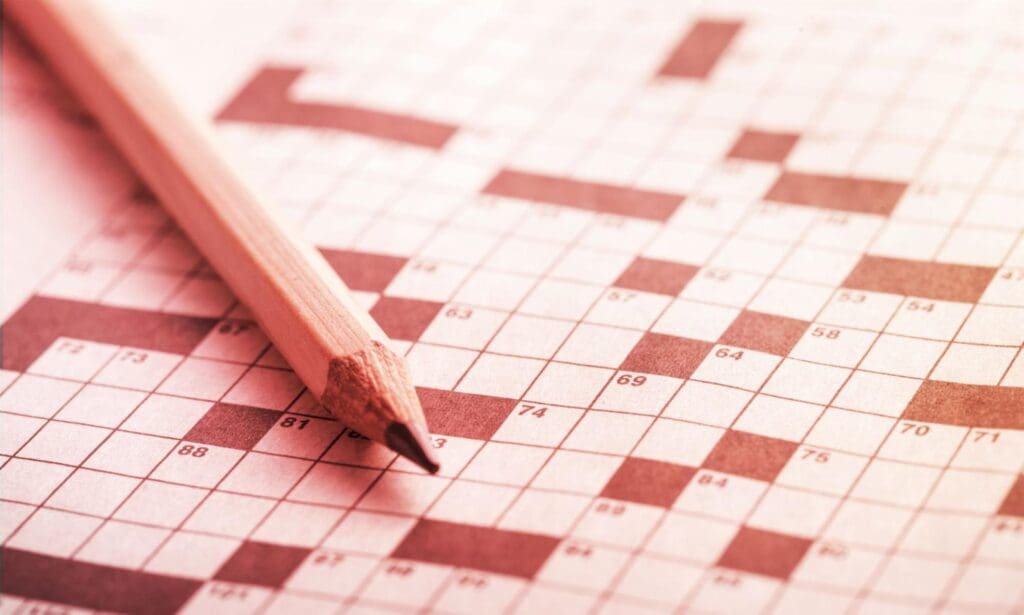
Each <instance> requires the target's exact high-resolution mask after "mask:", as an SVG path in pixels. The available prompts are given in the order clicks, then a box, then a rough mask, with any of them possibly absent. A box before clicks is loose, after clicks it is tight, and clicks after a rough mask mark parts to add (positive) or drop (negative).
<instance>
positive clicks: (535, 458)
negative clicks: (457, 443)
mask: <svg viewBox="0 0 1024 615" xmlns="http://www.w3.org/2000/svg"><path fill="white" fill-rule="evenodd" d="M550 455H551V451H549V450H546V449H544V448H541V447H537V446H522V445H518V444H507V443H504V442H488V443H487V444H485V445H484V447H483V448H482V449H480V452H478V453H477V454H476V456H475V457H473V460H472V461H470V463H469V466H467V467H466V469H465V470H463V472H462V474H461V475H460V478H466V479H469V480H478V481H484V482H488V483H498V484H505V485H515V486H520V487H521V486H523V485H526V484H527V483H528V482H530V480H531V479H532V478H533V477H534V475H535V474H536V473H537V472H538V471H539V470H540V468H541V466H543V465H544V462H545V461H547V459H548V457H549V456H550Z"/></svg>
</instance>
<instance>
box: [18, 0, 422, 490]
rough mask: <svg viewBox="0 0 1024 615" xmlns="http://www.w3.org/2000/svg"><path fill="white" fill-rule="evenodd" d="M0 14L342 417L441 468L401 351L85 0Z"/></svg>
mask: <svg viewBox="0 0 1024 615" xmlns="http://www.w3.org/2000/svg"><path fill="white" fill-rule="evenodd" d="M3 8H4V14H5V16H7V17H10V18H11V20H12V21H13V22H14V23H15V25H16V26H18V27H19V29H20V30H21V32H23V33H24V34H25V36H26V37H27V38H28V40H29V41H30V42H31V43H32V44H33V45H34V46H35V47H36V49H38V50H39V51H40V52H41V53H42V55H43V57H44V58H45V59H46V61H47V62H48V63H49V64H50V66H51V67H52V68H53V69H54V70H55V71H56V73H57V74H58V75H59V76H60V77H61V78H62V79H63V81H64V83H65V84H66V85H67V86H68V87H69V89H70V90H71V91H72V92H73V93H74V94H75V95H77V96H78V98H79V99H80V100H81V101H82V103H83V104H84V106H85V107H86V108H87V109H88V110H89V111H90V112H91V113H92V114H93V115H94V116H95V117H96V119H97V120H98V121H99V123H100V124H101V125H102V126H103V129H104V130H105V131H106V133H107V134H108V135H109V136H110V138H111V139H112V140H113V142H114V143H115V145H116V146H117V147H118V149H119V150H120V151H121V153H122V154H123V155H124V156H125V158H126V159H127V160H128V161H129V163H130V164H131V165H132V167H133V168H134V169H135V171H136V172H137V173H138V174H139V175H140V176H141V178H142V179H143V181H145V182H146V184H147V185H148V186H149V188H150V189H151V190H152V191H153V193H154V194H156V195H157V197H158V198H159V199H160V201H161V202H162V203H163V206H164V207H165V208H166V209H167V211H169V212H170V213H171V215H172V216H173V217H174V219H175V221H176V222H177V223H178V225H179V226H180V227H181V228H182V229H184V231H185V232H186V233H187V234H188V236H189V238H190V239H191V240H192V241H193V243H195V245H196V246H197V247H198V248H199V250H200V251H201V252H202V253H203V256H205V257H206V259H207V260H208V261H209V262H210V264H211V265H213V267H214V268H215V269H216V270H217V272H218V273H219V274H220V276H221V278H223V279H224V281H225V282H226V283H227V284H228V286H230V287H231V289H232V290H233V291H234V293H235V294H236V295H237V296H238V298H239V299H240V300H241V301H242V302H243V303H245V305H246V306H248V308H249V309H250V310H251V311H252V313H253V314H255V316H256V319H257V320H258V321H259V323H260V326H261V327H262V328H263V330H264V331H265V332H266V334H267V336H268V337H269V338H270V340H271V341H272V342H273V343H274V345H275V346H276V347H277V349H278V350H279V351H280V352H281V354H282V355H283V356H284V357H285V359H286V360H287V361H288V363H289V364H290V365H291V367H292V369H294V370H295V372H296V373H297V374H298V376H299V377H300V378H301V379H302V381H303V382H304V383H305V384H306V386H307V387H308V388H309V390H310V391H311V392H312V393H313V394H314V395H316V397H317V398H318V399H319V400H320V403H322V404H323V405H324V406H325V407H326V408H327V409H328V410H330V411H331V412H332V413H333V414H334V415H335V416H336V417H337V418H338V419H339V420H340V421H342V422H343V423H345V424H346V425H348V426H349V427H351V428H352V429H355V430H356V431H358V432H360V433H362V434H363V435H365V436H367V437H369V438H371V439H373V440H376V441H378V442H382V443H384V444H385V445H387V446H388V447H390V448H391V449H392V450H394V451H396V452H397V453H399V454H400V455H402V456H404V457H407V458H408V459H410V460H412V461H413V462H415V463H416V464H418V465H419V466H421V467H423V468H424V469H426V470H427V471H429V472H436V471H437V470H438V469H439V466H438V462H437V460H436V459H435V457H434V456H433V454H432V453H431V444H430V440H429V439H428V437H427V432H426V421H425V419H424V417H423V409H422V408H421V407H420V402H419V399H418V397H417V395H416V390H415V389H414V387H413V385H412V380H411V379H410V377H409V373H408V368H407V366H406V364H405V360H404V359H403V358H402V357H400V356H399V355H397V354H396V353H395V352H393V351H392V350H391V349H390V346H389V343H388V339H387V336H386V335H385V334H384V332H383V331H382V330H381V329H380V327H379V326H377V324H376V323H375V322H374V321H373V319H372V318H371V317H370V315H369V314H367V313H366V311H365V310H364V309H363V308H361V307H360V306H359V305H358V304H357V303H356V301H355V300H354V299H353V298H352V296H351V294H350V293H349V290H348V288H346V287H345V285H344V284H343V283H342V281H341V280H340V279H339V278H338V276H337V275H336V274H335V273H334V271H333V270H332V269H331V268H330V266H329V265H328V264H327V262H326V261H325V260H324V258H323V257H322V256H321V255H320V253H319V252H317V251H316V249H315V248H313V246H311V245H310V244H308V243H307V242H305V241H304V240H303V239H302V238H301V237H299V235H298V234H297V233H296V232H294V231H293V230H291V229H290V228H288V227H287V226H286V225H285V224H284V223H283V222H282V221H281V220H278V219H277V216H276V215H275V214H274V212H273V210H272V209H271V208H270V207H269V206H268V205H267V204H266V203H265V202H264V201H263V199H261V198H260V197H259V196H258V195H257V194H256V193H255V192H254V191H253V190H252V189H251V188H250V187H249V186H248V185H246V182H244V181H243V180H242V179H241V178H240V177H239V176H238V174H237V173H236V172H235V171H234V170H233V169H232V168H231V166H230V165H229V164H228V163H227V162H226V160H225V158H224V156H223V155H222V154H221V153H220V150H219V148H218V147H217V146H216V143H215V139H214V137H213V135H212V131H211V129H210V126H209V125H208V124H207V123H206V122H204V121H201V120H198V119H195V118H193V117H191V116H190V115H189V114H187V113H186V112H184V111H183V110H182V109H181V108H180V107H179V105H177V104H176V103H175V101H174V99H173V97H172V96H171V95H170V94H169V93H168V92H167V91H166V90H165V89H164V88H163V87H162V86H161V84H160V83H159V82H158V81H157V79H155V78H154V77H153V76H152V75H151V74H150V72H149V71H148V70H147V69H146V67H145V66H144V65H143V63H142V62H141V60H140V59H139V57H138V55H137V54H136V53H134V52H133V51H132V49H131V48H130V47H129V46H128V45H127V44H126V43H125V42H124V40H123V39H122V38H121V37H120V36H118V33H117V32H116V29H115V28H113V27H112V26H111V25H110V23H109V22H108V20H107V19H106V18H105V17H104V16H103V15H102V14H101V12H100V11H99V10H98V8H97V7H95V6H94V5H93V3H92V2H90V1H88V0H6V1H5V2H4V6H3Z"/></svg>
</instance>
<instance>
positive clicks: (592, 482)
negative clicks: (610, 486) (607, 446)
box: [530, 450, 622, 495]
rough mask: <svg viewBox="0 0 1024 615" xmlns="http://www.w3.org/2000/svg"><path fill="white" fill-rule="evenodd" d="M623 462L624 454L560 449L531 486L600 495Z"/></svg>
mask: <svg viewBox="0 0 1024 615" xmlns="http://www.w3.org/2000/svg"><path fill="white" fill-rule="evenodd" d="M621 463H622V458H621V457H613V456H610V455H598V454H595V453H584V452H580V451H567V450H557V451H555V454H554V455H552V456H551V458H550V459H548V462H547V463H546V464H544V468H543V469H542V470H541V471H540V473H539V474H537V476H536V478H534V479H533V482H532V483H531V485H530V486H531V487H536V488H539V489H555V490H559V491H568V492H572V493H582V494H587V495H597V494H598V493H600V492H601V490H602V489H603V488H604V486H605V485H606V484H607V483H608V479H610V478H611V477H612V474H614V473H615V470H616V469H618V467H619V465H620V464H621Z"/></svg>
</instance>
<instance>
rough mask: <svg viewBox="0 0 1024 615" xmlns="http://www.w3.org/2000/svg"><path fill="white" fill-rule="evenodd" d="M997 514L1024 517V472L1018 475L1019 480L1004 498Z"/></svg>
mask: <svg viewBox="0 0 1024 615" xmlns="http://www.w3.org/2000/svg"><path fill="white" fill-rule="evenodd" d="M996 514H999V515H1007V516H1009V517H1024V474H1018V475H1017V480H1016V481H1014V483H1013V486H1012V487H1010V491H1008V492H1007V494H1006V497H1005V498H1003V503H1002V505H1001V506H1000V507H999V512H997V513H996Z"/></svg>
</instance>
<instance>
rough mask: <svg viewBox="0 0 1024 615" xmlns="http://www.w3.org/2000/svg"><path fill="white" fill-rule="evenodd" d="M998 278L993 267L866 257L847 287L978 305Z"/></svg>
mask: <svg viewBox="0 0 1024 615" xmlns="http://www.w3.org/2000/svg"><path fill="white" fill-rule="evenodd" d="M995 275H996V269H995V268H993V267H976V266H972V265H950V264H948V263H931V262H927V261H914V260H907V259H902V258H888V257H885V256H868V255H865V256H862V257H861V259H860V261H859V262H858V263H857V266H856V267H854V268H853V271H851V272H850V275H848V276H846V281H845V282H843V287H844V288H855V289H857V290H867V291H871V292H878V293H894V294H897V295H907V296H910V297H925V298H928V299H937V300H939V301H962V302H964V303H977V302H978V300H979V299H981V295H982V294H983V293H984V292H985V289H987V288H988V285H989V283H990V282H991V281H992V278H993V277H995Z"/></svg>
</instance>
